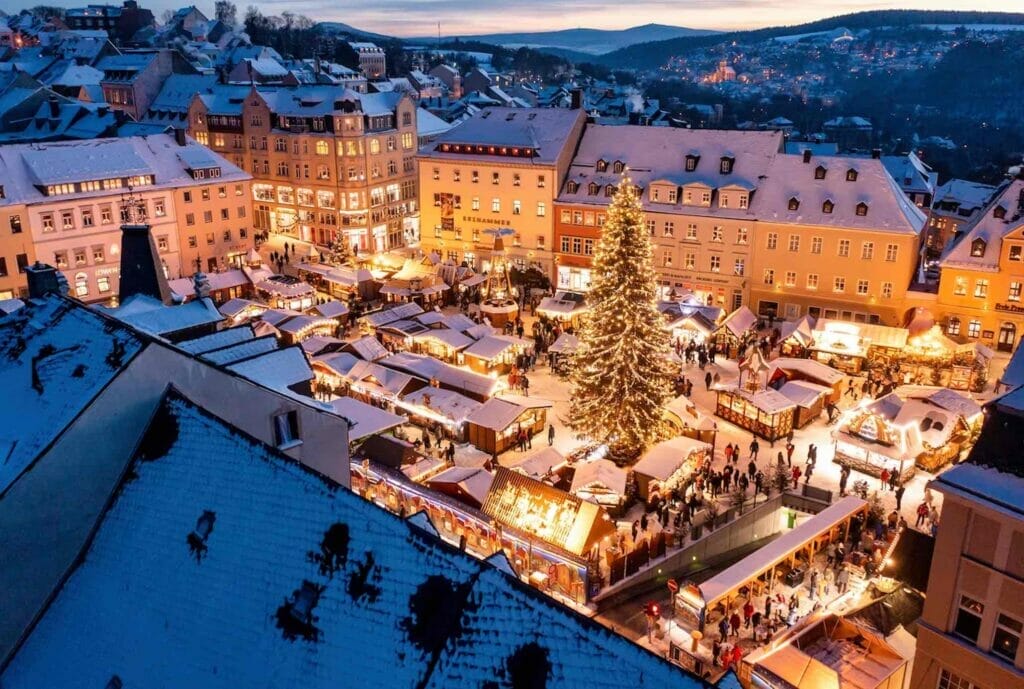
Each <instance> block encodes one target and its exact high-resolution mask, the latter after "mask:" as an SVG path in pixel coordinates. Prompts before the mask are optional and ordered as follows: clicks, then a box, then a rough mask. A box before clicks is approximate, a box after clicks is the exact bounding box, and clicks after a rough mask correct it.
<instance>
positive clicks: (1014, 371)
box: [999, 347, 1024, 388]
mask: <svg viewBox="0 0 1024 689" xmlns="http://www.w3.org/2000/svg"><path fill="white" fill-rule="evenodd" d="M999 382H1000V383H1002V384H1003V385H1005V386H1007V387H1011V388H1016V387H1020V386H1021V385H1024V347H1017V349H1016V350H1015V351H1014V352H1013V355H1012V356H1011V357H1010V362H1009V363H1008V364H1006V369H1005V370H1004V371H1003V375H1002V376H1000V378H999Z"/></svg>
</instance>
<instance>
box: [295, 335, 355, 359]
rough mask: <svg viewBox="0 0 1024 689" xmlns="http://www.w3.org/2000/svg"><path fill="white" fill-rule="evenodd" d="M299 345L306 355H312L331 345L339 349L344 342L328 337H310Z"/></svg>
mask: <svg viewBox="0 0 1024 689" xmlns="http://www.w3.org/2000/svg"><path fill="white" fill-rule="evenodd" d="M299 344H300V346H301V347H302V351H304V352H305V353H306V354H309V355H313V354H316V353H318V352H321V351H323V350H324V349H325V348H327V347H330V346H332V345H335V346H337V347H339V348H340V347H342V346H343V345H344V344H345V341H344V340H339V339H338V338H337V337H331V336H329V335H313V336H311V337H307V338H306V339H304V340H303V341H302V342H300V343H299ZM350 356H351V355H350ZM353 358H355V357H353Z"/></svg>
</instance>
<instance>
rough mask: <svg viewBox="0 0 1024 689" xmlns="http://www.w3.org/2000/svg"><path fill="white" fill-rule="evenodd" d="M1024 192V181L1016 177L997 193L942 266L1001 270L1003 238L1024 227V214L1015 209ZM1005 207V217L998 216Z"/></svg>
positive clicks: (947, 252) (949, 251)
mask: <svg viewBox="0 0 1024 689" xmlns="http://www.w3.org/2000/svg"><path fill="white" fill-rule="evenodd" d="M1021 194H1024V180H1022V179H1015V180H1013V181H1012V182H1010V183H1009V184H1007V185H1006V186H1005V187H1003V189H1002V191H1000V192H999V193H998V194H996V195H995V196H994V197H993V198H992V200H991V201H989V203H988V205H987V206H985V209H984V211H983V212H982V213H981V214H980V215H978V217H977V218H975V219H974V221H973V222H972V223H971V224H970V225H969V226H967V227H966V228H964V234H963V236H961V237H960V239H959V240H957V242H956V244H953V245H952V246H951V247H950V248H949V249H947V251H946V253H945V254H944V255H943V257H942V259H941V263H940V265H941V266H942V267H956V268H970V269H972V270H981V271H986V272H993V273H994V272H997V271H998V270H999V257H1000V256H1001V255H1002V251H1003V248H1002V245H1003V243H1002V240H1003V237H1005V236H1007V235H1009V234H1010V233H1011V232H1015V231H1019V230H1020V229H1021V228H1024V217H1022V216H1020V215H1018V214H1017V213H1016V212H1015V210H1016V209H1017V204H1018V203H1019V200H1020V198H1021ZM1000 208H1001V209H1002V214H1003V217H1002V218H999V217H996V210H997V209H1000Z"/></svg>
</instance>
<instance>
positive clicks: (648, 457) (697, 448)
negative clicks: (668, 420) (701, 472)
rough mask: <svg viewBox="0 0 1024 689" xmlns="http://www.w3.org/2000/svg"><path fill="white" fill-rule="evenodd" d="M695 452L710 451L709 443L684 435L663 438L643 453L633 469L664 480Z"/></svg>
mask: <svg viewBox="0 0 1024 689" xmlns="http://www.w3.org/2000/svg"><path fill="white" fill-rule="evenodd" d="M695 452H711V445H709V444H707V443H705V442H701V441H700V440H694V439H693V438H687V437H684V436H679V437H677V438H672V439H670V440H663V441H661V442H660V443H658V444H657V445H654V446H653V447H651V448H650V449H648V450H647V452H645V453H644V454H643V456H642V457H641V458H640V461H639V462H637V463H636V464H634V465H633V471H635V472H636V473H638V474H643V475H644V476H650V477H651V478H656V479H659V480H662V481H664V480H665V479H667V478H669V477H670V476H672V474H674V473H675V472H676V471H677V470H678V469H679V467H681V466H682V465H683V464H685V463H686V461H687V460H688V459H689V458H690V455H691V454H693V453H695Z"/></svg>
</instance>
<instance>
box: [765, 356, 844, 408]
mask: <svg viewBox="0 0 1024 689" xmlns="http://www.w3.org/2000/svg"><path fill="white" fill-rule="evenodd" d="M844 378H845V376H844V375H843V374H842V373H840V372H839V371H837V370H835V369H834V368H832V367H831V366H826V365H825V364H822V363H820V362H818V361H814V360H812V359H798V358H793V357H779V358H778V359H773V360H772V361H771V362H770V363H769V371H768V381H769V385H771V386H772V387H776V389H777V388H779V387H781V385H782V384H784V383H788V382H791V381H804V382H807V383H813V384H814V385H818V386H822V387H825V388H827V389H828V393H827V399H828V400H830V401H832V402H834V403H838V402H839V398H840V397H841V396H842V394H843V380H844ZM780 379H781V382H780Z"/></svg>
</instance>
